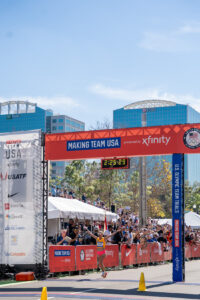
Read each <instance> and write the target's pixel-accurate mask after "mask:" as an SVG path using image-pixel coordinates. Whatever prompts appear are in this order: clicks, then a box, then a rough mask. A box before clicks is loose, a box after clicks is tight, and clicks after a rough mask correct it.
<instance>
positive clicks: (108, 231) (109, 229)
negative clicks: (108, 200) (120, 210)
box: [103, 225, 113, 245]
mask: <svg viewBox="0 0 200 300" xmlns="http://www.w3.org/2000/svg"><path fill="white" fill-rule="evenodd" d="M112 229H113V228H112V225H108V229H107V230H106V231H105V232H104V234H103V235H104V236H105V237H106V236H108V235H111V234H112ZM107 245H112V237H109V238H108V239H107Z"/></svg>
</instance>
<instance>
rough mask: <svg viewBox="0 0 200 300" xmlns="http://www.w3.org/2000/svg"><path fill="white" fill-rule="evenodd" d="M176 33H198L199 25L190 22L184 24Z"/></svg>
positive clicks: (199, 30) (199, 31)
mask: <svg viewBox="0 0 200 300" xmlns="http://www.w3.org/2000/svg"><path fill="white" fill-rule="evenodd" d="M178 32H180V33H187V34H188V33H200V23H199V22H192V23H190V24H185V25H183V26H182V27H180V28H179V30H178Z"/></svg>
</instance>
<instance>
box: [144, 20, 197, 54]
mask: <svg viewBox="0 0 200 300" xmlns="http://www.w3.org/2000/svg"><path fill="white" fill-rule="evenodd" d="M194 33H195V34H199V33H200V22H190V23H185V24H184V25H183V26H181V27H179V28H178V29H175V30H172V31H163V32H160V31H159V32H150V31H147V32H144V34H143V37H142V39H141V41H140V42H139V44H138V46H139V47H141V48H144V49H147V50H151V51H156V52H171V53H174V52H175V53H176V52H190V51H199V50H200V43H199V40H198V39H197V38H193V39H191V34H194Z"/></svg>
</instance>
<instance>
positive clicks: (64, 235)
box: [56, 230, 71, 246]
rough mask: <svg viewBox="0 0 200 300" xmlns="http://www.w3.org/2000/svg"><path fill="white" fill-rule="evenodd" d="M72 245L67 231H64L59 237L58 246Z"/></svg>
mask: <svg viewBox="0 0 200 300" xmlns="http://www.w3.org/2000/svg"><path fill="white" fill-rule="evenodd" d="M70 243H71V238H70V237H68V236H67V230H62V231H61V235H59V236H58V238H57V243H56V245H63V246H66V245H70Z"/></svg>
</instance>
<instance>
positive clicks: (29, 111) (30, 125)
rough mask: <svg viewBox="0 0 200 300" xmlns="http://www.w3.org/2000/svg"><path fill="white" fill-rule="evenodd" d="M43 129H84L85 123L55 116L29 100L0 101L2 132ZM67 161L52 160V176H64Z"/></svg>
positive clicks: (53, 130) (65, 130) (57, 130)
mask: <svg viewBox="0 0 200 300" xmlns="http://www.w3.org/2000/svg"><path fill="white" fill-rule="evenodd" d="M34 129H41V130H42V131H43V132H46V133H57V132H67V131H83V130H85V124H84V123H83V122H81V121H78V120H76V119H73V118H71V117H68V116H65V115H57V116H53V112H52V111H51V110H45V109H43V108H41V107H38V106H37V104H36V103H30V102H28V101H8V102H4V103H0V132H2V133H3V132H14V131H26V130H34ZM66 164H67V163H66V162H64V161H59V162H51V176H52V178H56V177H57V176H59V177H63V176H64V173H65V166H66Z"/></svg>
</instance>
